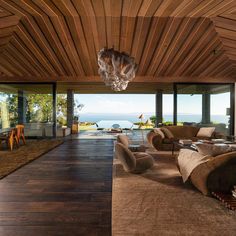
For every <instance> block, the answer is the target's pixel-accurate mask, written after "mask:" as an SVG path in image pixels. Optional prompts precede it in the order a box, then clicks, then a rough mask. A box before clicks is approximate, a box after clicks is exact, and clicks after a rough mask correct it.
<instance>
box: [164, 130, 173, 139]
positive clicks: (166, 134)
mask: <svg viewBox="0 0 236 236" xmlns="http://www.w3.org/2000/svg"><path fill="white" fill-rule="evenodd" d="M161 131H162V132H163V133H164V134H165V137H166V138H169V139H173V138H174V135H173V134H172V132H171V131H170V130H168V129H167V128H165V127H162V128H161Z"/></svg>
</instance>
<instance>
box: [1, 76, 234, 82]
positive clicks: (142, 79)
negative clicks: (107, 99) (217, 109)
mask: <svg viewBox="0 0 236 236" xmlns="http://www.w3.org/2000/svg"><path fill="white" fill-rule="evenodd" d="M0 82H16V83H20V82H32V83H37V82H38V83H40V82H41V83H42V82H77V83H88V82H89V83H103V81H102V79H101V78H100V77H99V76H76V77H75V76H60V77H58V76H51V77H35V76H0ZM131 83H236V78H235V77H206V76H202V77H197V76H196V77H153V76H136V77H135V79H134V80H133V81H132V82H131Z"/></svg>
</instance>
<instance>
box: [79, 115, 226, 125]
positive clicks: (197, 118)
mask: <svg viewBox="0 0 236 236" xmlns="http://www.w3.org/2000/svg"><path fill="white" fill-rule="evenodd" d="M140 114H141V113H130V114H127V113H126V114H115V113H113V114H107V113H84V114H81V115H80V122H99V121H101V120H128V121H130V122H132V123H134V122H138V121H140V120H139V119H138V117H139V116H140ZM143 114H144V119H143V120H144V121H146V120H147V119H149V118H150V117H151V116H153V115H154V114H152V113H143ZM201 118H202V116H201V115H200V114H199V115H196V114H179V115H178V122H197V123H198V122H201ZM164 121H165V122H166V121H173V116H172V115H169V114H164ZM211 121H212V122H214V123H224V124H228V121H229V117H228V116H225V115H212V116H211Z"/></svg>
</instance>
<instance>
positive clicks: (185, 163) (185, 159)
mask: <svg viewBox="0 0 236 236" xmlns="http://www.w3.org/2000/svg"><path fill="white" fill-rule="evenodd" d="M209 159H210V156H203V155H201V154H199V153H198V152H196V151H193V150H190V149H181V150H180V152H179V156H178V165H179V169H180V173H181V175H182V178H183V182H186V181H187V180H188V178H189V176H190V175H191V173H192V171H193V170H194V169H195V168H196V167H197V166H198V165H200V164H202V163H204V162H207V161H208V160H209Z"/></svg>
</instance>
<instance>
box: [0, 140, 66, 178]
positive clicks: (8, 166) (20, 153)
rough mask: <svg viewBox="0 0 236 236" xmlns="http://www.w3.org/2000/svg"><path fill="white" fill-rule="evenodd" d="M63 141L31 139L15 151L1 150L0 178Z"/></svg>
mask: <svg viewBox="0 0 236 236" xmlns="http://www.w3.org/2000/svg"><path fill="white" fill-rule="evenodd" d="M62 143H63V141H61V140H49V139H45V140H30V141H27V144H26V145H24V146H20V147H19V148H18V149H14V150H13V151H8V150H7V151H0V179H2V178H3V177H5V176H7V175H9V174H10V173H12V172H13V171H15V170H17V169H19V168H20V167H22V166H24V165H26V164H27V163H29V162H31V161H33V160H35V159H37V158H38V157H40V156H41V155H43V154H45V153H47V152H49V151H50V150H52V149H53V148H55V147H57V146H58V145H60V144H62Z"/></svg>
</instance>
